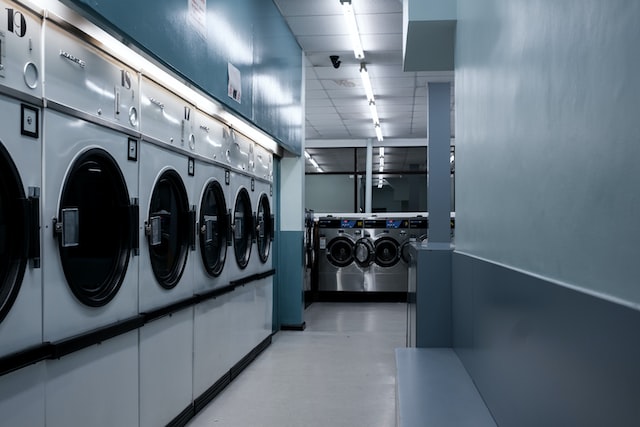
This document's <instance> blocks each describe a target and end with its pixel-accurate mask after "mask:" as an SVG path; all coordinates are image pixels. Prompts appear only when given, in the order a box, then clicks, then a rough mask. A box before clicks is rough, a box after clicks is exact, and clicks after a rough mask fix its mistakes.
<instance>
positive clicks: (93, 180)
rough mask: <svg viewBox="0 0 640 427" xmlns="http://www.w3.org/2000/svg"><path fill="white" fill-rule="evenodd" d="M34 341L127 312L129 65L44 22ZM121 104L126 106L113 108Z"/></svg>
mask: <svg viewBox="0 0 640 427" xmlns="http://www.w3.org/2000/svg"><path fill="white" fill-rule="evenodd" d="M45 40H46V42H47V49H46V51H45V66H46V69H47V77H46V81H45V98H46V99H47V104H48V107H49V108H47V110H45V115H44V141H43V145H44V165H45V166H44V185H43V188H44V190H43V228H44V238H43V263H42V266H43V275H44V277H45V280H44V286H43V288H44V339H45V341H57V340H61V339H64V338H68V337H71V336H73V335H76V334H79V333H82V332H86V331H89V330H92V329H95V328H98V327H101V326H105V325H108V324H110V323H114V322H117V321H120V320H124V319H127V318H130V317H132V316H135V315H137V312H138V307H137V305H138V304H137V301H138V296H137V280H138V257H137V256H135V255H136V253H137V232H136V231H137V221H138V218H137V216H138V215H137V210H138V209H137V199H138V162H137V156H136V154H137V146H138V140H137V139H136V138H135V135H136V129H137V126H138V119H137V109H138V98H137V97H138V93H139V91H138V80H137V78H136V77H135V76H136V73H135V72H134V71H133V70H131V69H129V68H127V67H126V66H124V65H122V64H121V63H118V62H117V61H115V60H113V59H112V58H110V57H107V56H105V55H102V54H101V53H100V52H99V51H98V50H97V49H94V48H92V47H91V46H89V45H88V44H86V43H84V42H82V41H81V40H79V39H76V38H73V37H72V36H70V35H69V34H68V33H66V32H65V31H64V30H62V29H61V28H60V27H58V26H57V25H55V24H53V23H51V22H47V25H46V27H45ZM119 111H120V112H122V111H126V112H127V113H126V114H122V113H119Z"/></svg>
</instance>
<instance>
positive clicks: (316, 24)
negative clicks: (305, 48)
mask: <svg viewBox="0 0 640 427" xmlns="http://www.w3.org/2000/svg"><path fill="white" fill-rule="evenodd" d="M287 24H289V28H291V31H293V32H294V33H295V34H297V35H299V36H327V35H346V36H348V35H349V29H348V28H347V27H346V25H345V21H344V18H343V17H342V16H340V15H337V16H336V15H332V16H327V15H317V16H292V17H290V18H289V19H287Z"/></svg>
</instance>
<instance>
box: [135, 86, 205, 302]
mask: <svg viewBox="0 0 640 427" xmlns="http://www.w3.org/2000/svg"><path fill="white" fill-rule="evenodd" d="M140 90H141V95H140V122H141V123H140V130H141V133H142V143H141V146H140V150H139V151H140V153H139V155H140V211H141V213H140V229H141V233H143V234H142V235H141V236H140V239H141V244H140V290H139V292H140V312H141V313H144V312H148V311H149V310H153V309H155V308H159V307H162V306H167V305H169V304H171V303H175V302H177V301H180V300H181V299H185V298H188V297H191V296H192V295H193V269H192V268H187V263H188V262H189V261H190V258H193V257H192V256H191V252H192V251H193V250H195V245H196V243H195V206H194V203H195V197H194V188H195V160H194V157H193V154H192V153H194V152H195V135H194V133H193V129H192V128H193V126H192V120H193V119H192V117H193V116H194V111H195V108H194V107H193V106H192V105H190V104H189V103H188V102H187V101H185V100H183V99H182V98H180V97H178V96H177V95H175V94H173V93H171V92H169V91H168V90H166V89H164V88H163V87H161V86H160V85H158V84H157V83H155V82H154V81H152V80H151V79H149V78H147V77H145V76H143V77H142V80H141V83H140Z"/></svg>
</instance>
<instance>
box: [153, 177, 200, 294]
mask: <svg viewBox="0 0 640 427" xmlns="http://www.w3.org/2000/svg"><path fill="white" fill-rule="evenodd" d="M192 224H193V222H192V218H191V213H190V212H189V201H188V197H187V190H186V189H185V187H184V183H183V182H182V179H181V178H180V175H178V173H177V172H176V171H175V170H173V169H170V170H167V171H165V172H163V173H162V175H160V178H159V179H158V181H157V182H156V184H155V186H154V187H153V193H152V195H151V204H150V206H149V216H148V219H147V222H146V227H145V228H146V233H147V240H148V243H149V257H150V258H151V268H152V270H153V274H154V276H155V277H156V280H157V281H158V283H159V284H160V286H162V287H163V288H165V289H172V288H174V287H175V286H176V285H177V284H178V282H179V281H180V277H182V273H183V271H184V268H185V265H186V263H187V253H188V249H189V245H190V236H191V235H192V233H191V225H192Z"/></svg>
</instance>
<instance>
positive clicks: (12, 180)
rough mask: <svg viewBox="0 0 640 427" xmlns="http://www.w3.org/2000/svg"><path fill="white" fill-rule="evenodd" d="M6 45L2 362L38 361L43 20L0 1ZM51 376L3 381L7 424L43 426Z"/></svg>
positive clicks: (17, 375) (18, 374)
mask: <svg viewBox="0 0 640 427" xmlns="http://www.w3.org/2000/svg"><path fill="white" fill-rule="evenodd" d="M15 24H19V27H18V26H17V25H15ZM0 44H1V48H0V50H1V52H0V63H1V65H2V66H1V67H0V112H1V113H0V360H6V359H4V358H6V357H11V355H12V354H14V353H15V352H24V351H25V350H27V349H28V351H31V352H33V353H32V355H33V356H34V359H36V360H37V356H38V353H39V352H40V351H42V350H43V344H42V269H41V268H40V264H39V263H40V256H41V255H40V241H39V238H40V231H39V228H40V221H41V217H40V200H41V199H40V195H41V194H40V192H41V188H42V162H41V152H42V105H43V102H42V84H41V81H40V77H41V73H42V69H43V67H42V58H41V55H42V46H41V20H40V18H39V17H38V16H36V15H34V14H32V13H30V12H29V11H28V10H26V9H24V8H20V7H15V6H14V5H13V3H9V2H6V1H4V0H2V1H0ZM0 366H2V363H0ZM45 378H46V369H45V362H39V363H36V364H32V365H30V366H27V367H24V368H22V369H20V370H17V371H15V372H12V373H9V374H7V375H4V376H2V377H1V378H0V414H2V422H1V423H2V424H6V425H34V426H37V425H43V424H44V416H45V415H44V414H45V386H44V381H45Z"/></svg>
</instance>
